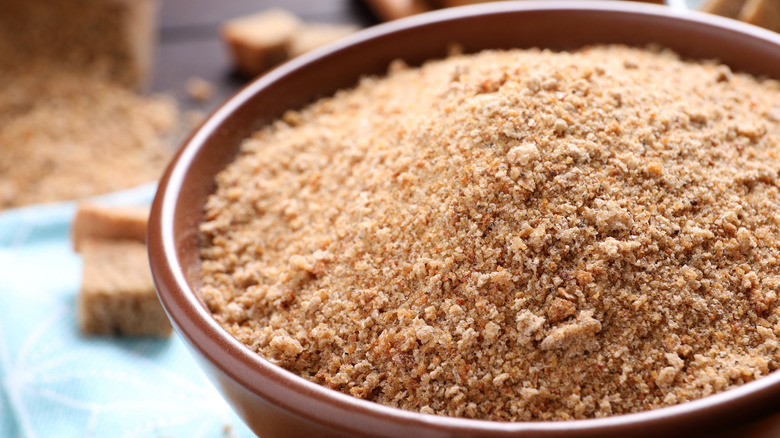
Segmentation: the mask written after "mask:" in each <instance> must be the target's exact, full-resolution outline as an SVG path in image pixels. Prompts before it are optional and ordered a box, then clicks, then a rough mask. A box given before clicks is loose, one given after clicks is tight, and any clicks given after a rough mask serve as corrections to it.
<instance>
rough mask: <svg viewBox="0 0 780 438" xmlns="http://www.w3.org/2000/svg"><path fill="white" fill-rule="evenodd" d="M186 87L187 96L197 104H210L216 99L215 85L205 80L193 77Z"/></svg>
mask: <svg viewBox="0 0 780 438" xmlns="http://www.w3.org/2000/svg"><path fill="white" fill-rule="evenodd" d="M185 86H186V88H187V94H188V95H189V96H190V98H191V99H193V100H195V101H197V102H208V101H209V100H211V99H212V98H213V97H214V85H213V84H212V83H211V82H209V81H207V80H205V79H203V78H197V77H191V78H189V79H187V82H186V84H185Z"/></svg>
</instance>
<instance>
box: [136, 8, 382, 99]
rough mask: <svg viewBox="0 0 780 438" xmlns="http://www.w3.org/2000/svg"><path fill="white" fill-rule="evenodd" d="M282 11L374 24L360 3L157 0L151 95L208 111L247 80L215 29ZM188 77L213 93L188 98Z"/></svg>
mask: <svg viewBox="0 0 780 438" xmlns="http://www.w3.org/2000/svg"><path fill="white" fill-rule="evenodd" d="M274 7H278V8H283V9H286V10H288V11H290V12H292V13H294V14H296V15H297V16H299V17H300V18H301V19H302V20H303V21H305V22H318V23H335V24H357V25H359V26H362V27H366V26H370V25H373V24H376V23H377V20H376V18H375V17H374V15H373V14H372V13H371V11H370V10H369V9H368V8H367V7H366V6H365V5H364V3H363V2H362V1H360V0H160V10H159V14H158V35H157V36H158V46H157V50H156V54H155V63H154V67H153V70H152V80H151V89H150V91H151V92H165V93H171V94H173V95H174V96H175V97H177V98H178V99H179V100H180V101H181V102H182V104H183V106H184V107H189V108H192V109H201V110H204V111H209V110H211V109H213V108H214V107H215V106H216V105H218V104H219V103H220V102H222V101H223V100H224V99H226V98H227V97H229V96H230V95H231V94H233V93H234V92H235V91H236V90H238V89H239V88H240V87H241V86H243V85H244V84H245V83H246V82H247V80H246V78H242V77H239V76H237V75H235V74H234V73H233V71H232V70H231V65H230V59H229V57H228V52H227V50H226V48H225V46H224V45H223V44H222V41H221V40H220V39H219V26H220V24H221V23H223V22H224V21H226V20H229V19H231V18H234V17H238V16H241V15H246V14H251V13H255V12H261V11H264V10H266V9H269V8H274ZM190 77H199V78H202V79H206V80H208V81H209V82H211V83H212V84H213V85H214V88H215V95H214V97H213V98H212V99H210V100H209V101H207V102H203V103H198V102H195V101H193V100H192V99H191V98H189V97H188V96H187V93H186V86H185V84H186V81H187V79H188V78H190Z"/></svg>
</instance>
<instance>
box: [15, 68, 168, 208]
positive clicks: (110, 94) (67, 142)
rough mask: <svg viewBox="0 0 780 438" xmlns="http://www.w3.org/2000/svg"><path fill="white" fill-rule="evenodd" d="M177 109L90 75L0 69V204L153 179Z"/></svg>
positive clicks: (83, 193)
mask: <svg viewBox="0 0 780 438" xmlns="http://www.w3.org/2000/svg"><path fill="white" fill-rule="evenodd" d="M177 125H178V110H177V108H176V103H175V101H174V100H173V98H171V97H167V96H159V97H145V96H141V95H138V94H136V93H134V92H132V91H131V90H128V89H125V88H124V87H122V86H119V85H116V84H115V83H112V82H107V81H103V80H99V79H97V78H95V77H93V76H91V75H86V74H81V73H67V72H65V71H52V72H51V73H50V74H47V73H46V72H44V71H31V72H28V74H26V75H21V74H13V73H9V72H7V71H3V70H0V145H1V146H0V150H2V153H3V158H2V160H0V210H2V209H5V208H11V207H19V206H23V205H29V204H36V203H43V202H53V201H62V200H68V199H77V198H82V197H85V196H92V195H96V194H100V193H107V192H110V191H114V190H118V189H125V188H129V187H133V186H136V185H139V184H143V183H147V182H151V181H155V180H157V179H158V178H159V177H160V175H161V174H162V171H163V170H164V169H165V165H166V164H167V162H168V160H169V158H170V156H171V155H172V153H173V148H172V146H171V137H172V136H173V135H174V134H175V131H176V129H177Z"/></svg>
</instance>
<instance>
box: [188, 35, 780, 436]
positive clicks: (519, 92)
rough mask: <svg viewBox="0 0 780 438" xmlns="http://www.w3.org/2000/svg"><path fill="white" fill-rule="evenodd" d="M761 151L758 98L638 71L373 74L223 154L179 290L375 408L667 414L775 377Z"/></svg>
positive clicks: (778, 103) (613, 57)
mask: <svg viewBox="0 0 780 438" xmlns="http://www.w3.org/2000/svg"><path fill="white" fill-rule="evenodd" d="M670 78H674V80H669V79H670ZM778 142H780V85H778V83H777V82H776V81H773V80H757V79H755V78H753V77H750V76H748V75H744V74H738V73H734V72H732V71H730V70H729V68H728V67H726V66H724V65H719V64H718V63H716V62H689V61H685V60H681V59H680V58H679V57H678V56H677V55H675V54H674V53H670V52H669V51H666V50H662V49H657V48H647V49H635V48H627V47H622V46H603V47H602V46H598V47H588V48H584V49H582V50H579V51H576V52H563V53H556V52H550V51H538V50H528V51H519V50H518V51H506V52H504V51H487V52H481V53H479V54H475V55H463V56H453V57H451V58H448V59H446V60H441V61H433V62H429V63H427V64H425V65H424V66H423V67H421V68H419V69H416V68H408V67H405V66H404V64H403V63H402V62H396V63H394V64H393V65H392V66H391V69H390V73H389V75H388V77H387V78H373V77H368V78H364V79H363V80H361V82H360V83H359V84H358V85H357V86H356V87H355V88H354V89H351V90H348V91H340V92H338V93H336V94H335V95H334V96H333V97H330V98H325V99H323V100H320V101H318V102H316V103H314V104H312V105H311V106H309V107H306V108H304V109H302V110H300V111H291V112H288V113H287V114H286V115H285V116H284V117H283V118H282V119H281V120H279V121H277V122H275V123H273V124H272V125H270V126H268V127H266V128H264V129H262V130H261V131H259V132H257V133H256V135H254V136H253V137H252V138H251V139H248V140H247V141H245V142H244V143H243V145H242V149H241V153H240V154H239V156H238V157H237V159H236V160H235V162H234V163H232V164H231V165H230V166H229V167H228V168H226V169H225V170H224V171H223V172H221V173H220V174H219V175H218V177H217V180H216V182H217V189H216V192H215V194H213V195H212V196H211V197H210V198H209V200H208V202H207V204H206V210H205V218H204V222H203V223H202V224H201V232H202V236H201V238H202V241H201V256H202V259H203V264H202V269H203V282H204V286H203V288H202V293H203V296H204V297H205V299H206V301H207V303H208V306H209V308H210V310H211V311H212V312H213V314H214V317H215V318H216V319H217V320H218V321H219V323H220V324H222V325H223V326H224V327H225V328H226V329H227V330H228V331H229V332H230V333H232V334H233V335H234V336H235V337H236V338H238V339H239V340H240V341H241V342H243V343H245V344H246V345H248V346H250V347H251V348H252V349H253V350H255V351H256V352H258V353H259V354H261V355H262V356H264V357H266V358H268V359H269V360H271V361H272V362H274V363H276V364H279V365H280V366H282V367H284V368H286V369H288V370H290V371H292V372H294V373H297V374H299V375H301V376H303V377H304V378H306V379H309V380H311V381H313V382H316V383H319V384H322V385H324V386H326V387H328V388H333V389H335V390H338V391H342V392H344V393H347V394H351V395H353V396H355V397H359V398H364V399H367V400H372V401H375V402H379V403H382V404H386V405H390V406H396V407H400V408H404V409H409V410H413V411H420V412H425V413H434V414H440V415H449V416H459V417H469V418H481V419H488V420H502V421H528V420H568V419H575V418H591V417H604V416H609V415H615V414H625V413H630V412H638V411H643V410H648V409H654V408H659V407H662V406H668V405H673V404H676V403H682V402H685V401H689V400H693V399H697V398H700V397H704V396H707V395H710V394H714V393H717V392H720V391H723V390H726V389H729V388H733V387H735V386H738V385H740V384H743V383H745V382H749V381H752V380H755V379H757V378H759V377H761V376H764V375H766V374H768V373H770V372H772V371H774V370H775V369H777V368H778V359H780V358H779V357H778V353H780V350H779V349H778V339H777V336H778V335H780V318H779V317H778V316H779V312H780V310H779V309H778V302H777V294H778V291H780V261H779V260H778V257H779V256H780V246H779V245H778V243H779V242H780V241H779V240H778V239H779V238H780V213H778V210H777V200H778V199H779V198H778V195H779V194H778V187H780V180H778V168H780V157H778V149H777V144H778Z"/></svg>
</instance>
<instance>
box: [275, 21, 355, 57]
mask: <svg viewBox="0 0 780 438" xmlns="http://www.w3.org/2000/svg"><path fill="white" fill-rule="evenodd" d="M358 29H359V27H357V26H352V25H346V24H343V25H338V24H317V23H314V24H306V25H304V26H303V27H301V28H300V30H299V31H298V32H296V33H295V35H294V36H293V38H292V41H290V56H291V57H293V56H298V55H302V54H304V53H306V52H308V51H310V50H314V49H316V48H317V47H320V46H324V45H325V44H328V43H332V42H333V41H336V40H338V39H340V38H343V37H345V36H347V35H349V34H351V33H354V32H357V30H358Z"/></svg>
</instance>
